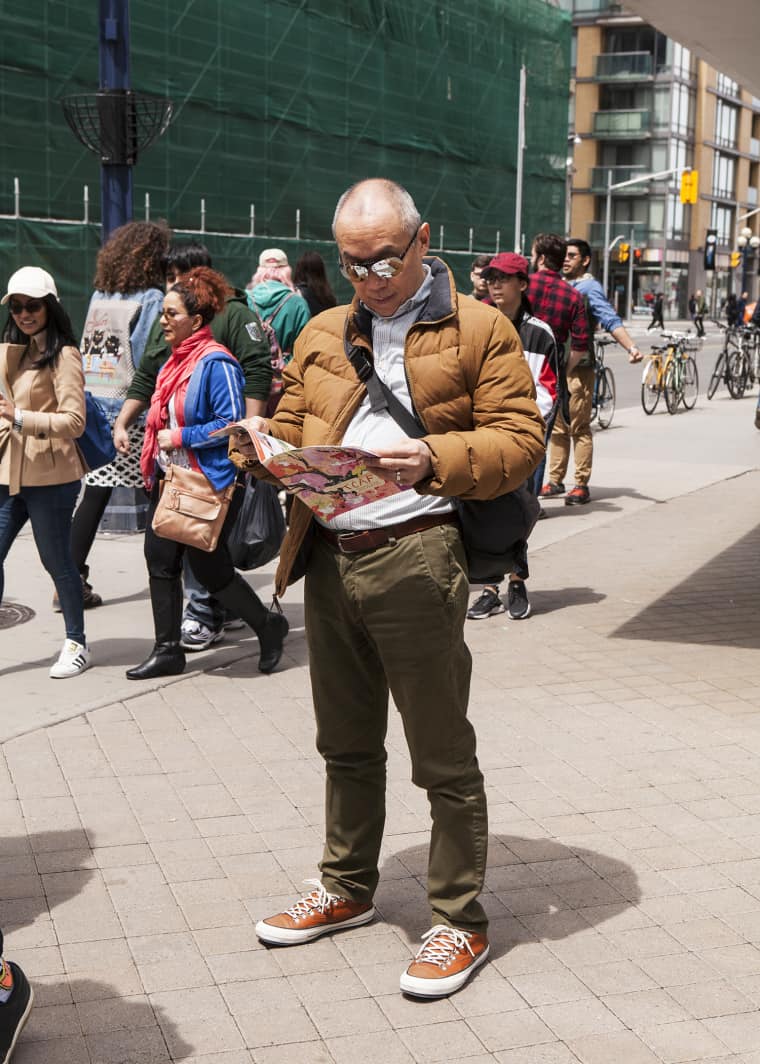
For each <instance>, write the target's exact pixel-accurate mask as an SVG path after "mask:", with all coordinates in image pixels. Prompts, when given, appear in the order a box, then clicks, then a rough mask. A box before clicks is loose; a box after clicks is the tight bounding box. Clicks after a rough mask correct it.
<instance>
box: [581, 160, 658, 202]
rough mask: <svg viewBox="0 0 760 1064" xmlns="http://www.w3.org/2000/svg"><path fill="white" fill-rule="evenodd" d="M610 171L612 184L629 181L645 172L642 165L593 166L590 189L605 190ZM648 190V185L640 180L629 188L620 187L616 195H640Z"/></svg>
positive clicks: (594, 190) (595, 190)
mask: <svg viewBox="0 0 760 1064" xmlns="http://www.w3.org/2000/svg"><path fill="white" fill-rule="evenodd" d="M610 171H612V182H611V183H612V184H613V185H617V184H618V182H619V181H630V180H631V179H632V178H634V177H641V176H642V175H643V174H645V173H646V172H647V171H646V167H644V166H594V167H593V168H592V170H591V191H592V192H606V191H607V185H608V183H609V174H610ZM648 192H649V186H648V185H647V184H646V183H645V182H643V181H642V183H641V184H640V185H632V186H631V188H630V189H621V190H620V192H619V193H618V195H624V196H641V195H646V194H647V193H648Z"/></svg>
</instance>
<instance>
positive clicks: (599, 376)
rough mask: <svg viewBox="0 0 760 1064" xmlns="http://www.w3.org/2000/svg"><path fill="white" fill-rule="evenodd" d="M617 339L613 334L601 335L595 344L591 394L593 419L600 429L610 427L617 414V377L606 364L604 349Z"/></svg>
mask: <svg viewBox="0 0 760 1064" xmlns="http://www.w3.org/2000/svg"><path fill="white" fill-rule="evenodd" d="M615 343H617V340H615V339H614V337H612V336H600V337H599V339H598V340H597V341H596V343H595V345H594V359H595V372H594V391H593V394H592V396H591V421H592V422H593V421H594V419H595V418H596V420H597V423H598V425H599V428H600V429H608V428H609V427H610V425H611V424H612V419H613V417H614V416H615V377H614V374H613V372H612V370H611V369H610V368H609V366H605V364H604V349H605V347H607V346H608V345H609V344H615Z"/></svg>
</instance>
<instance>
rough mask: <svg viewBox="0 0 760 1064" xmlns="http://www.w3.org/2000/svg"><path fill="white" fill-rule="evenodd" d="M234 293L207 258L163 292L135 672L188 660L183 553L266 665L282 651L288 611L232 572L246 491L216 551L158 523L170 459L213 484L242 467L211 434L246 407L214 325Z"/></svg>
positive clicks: (171, 670) (172, 670)
mask: <svg viewBox="0 0 760 1064" xmlns="http://www.w3.org/2000/svg"><path fill="white" fill-rule="evenodd" d="M229 294H230V286H229V285H228V284H227V281H226V280H225V278H224V277H222V275H221V274H219V273H216V272H215V271H214V270H212V269H209V267H208V266H197V267H196V268H195V269H193V270H190V272H189V273H188V274H187V275H186V276H185V277H184V278H183V279H182V280H181V281H178V282H177V284H175V285H173V286H172V287H171V288H170V289H169V291H168V292H167V293H166V297H165V299H164V307H163V313H162V315H161V327H162V329H163V331H164V336H165V337H166V341H167V343H168V344H169V346H170V347H171V355H170V356H169V359H168V360H167V362H165V363H164V366H163V368H162V369H161V372H160V373H159V375H158V378H157V380H156V390H155V392H154V393H153V398H152V399H151V402H150V410H149V412H148V419H147V422H146V425H145V441H144V443H143V448H142V455H141V468H142V473H143V479H144V482H145V485H146V488H147V489H148V490H149V491H150V503H149V506H148V527H147V529H146V531H145V560H146V562H147V565H148V574H149V583H150V601H151V605H152V607H153V623H154V627H155V644H154V646H153V649H152V651H151V653H150V654H149V656H148V657H147V658H146V660H145V661H143V662H142V664H140V665H136V666H135V667H134V668H132V669H128V670H127V677H128V678H129V679H130V680H145V679H150V678H151V677H154V676H173V675H176V674H177V673H181V672H182V671H183V669H184V668H185V652H184V650H183V649H182V647H181V645H180V636H181V625H182V561H183V557H184V555H185V554H187V560H188V562H189V563H190V568H191V569H192V571H193V574H194V576H195V577H196V579H197V580H198V581H199V583H200V584H201V585H202V586H203V587H206V588H208V590H209V591H210V592H211V593H212V595H215V596H216V598H218V599H219V601H220V602H221V603H222V605H223V606H225V607H226V608H227V609H228V610H230V611H232V612H234V613H235V615H236V616H238V617H242V618H243V620H244V621H245V622H246V624H248V625H249V626H250V627H251V628H252V629H253V631H254V632H255V633H256V635H257V636H258V637H259V649H260V655H259V672H264V673H268V672H272V670H273V669H274V668H275V667H276V665H277V663H278V662H279V660H280V656H281V655H282V647H283V641H284V639H285V636H286V634H287V631H288V622H287V620H286V619H285V617H284V616H283V615H282V612H273V611H270V610H267V608H266V606H265V605H264V604H263V603H262V601H261V599H260V598H259V597H258V595H257V594H256V592H255V591H254V590H253V588H252V587H251V586H250V584H248V583H247V581H246V580H244V579H243V577H242V576H240V574H239V573H236V572H235V568H234V566H233V564H232V559H231V558H230V553H229V550H228V549H227V536H228V534H229V530H230V528H231V527H232V525H233V524H234V522H235V518H236V516H237V513H238V511H239V510H240V504H241V501H242V492H240V491H235V492H234V493H233V498H232V502H231V503H230V508H229V510H228V512H227V518H226V520H225V523H224V525H223V527H222V531H221V534H220V536H219V542H218V544H217V546H216V548H215V549H214V550H213V551H204V550H200V549H198V548H196V547H189V546H188V547H186V546H183V545H182V544H181V543H176V542H175V541H174V540H171V539H165V538H162V537H160V536H157V535H156V533H155V532H154V531H153V528H152V521H153V514H154V513H155V510H156V506H157V504H158V499H159V495H160V490H159V489H160V483H161V480H162V479H163V478H164V476H165V474H166V470H167V469H168V468H169V466H170V464H174V465H179V466H184V467H185V468H190V469H193V470H196V471H197V472H200V473H202V474H203V475H204V476H205V477H206V479H207V480H208V481H209V483H210V485H211V487H212V488H213V489H214V490H216V491H221V490H223V489H224V488H226V487H228V486H229V485H230V484H234V482H235V480H236V476H237V471H236V469H235V466H234V465H233V464H232V462H231V461H230V459H229V458H228V456H227V439H226V438H225V437H214V436H212V435H211V433H212V432H214V430H215V429H220V428H223V427H224V426H225V425H227V424H229V423H230V422H232V421H239V420H240V419H241V418H242V417H244V415H245V397H244V387H245V378H244V376H243V371H242V369H241V368H240V364H239V362H238V361H237V359H236V358H235V357H234V356H233V355H232V353H231V352H230V351H228V350H227V348H226V347H224V346H223V345H222V344H220V343H219V341H218V340H215V339H214V337H213V335H212V333H211V329H210V328H209V322H210V321H211V320H212V319H213V318H214V317H215V315H217V314H218V313H219V312H220V310H221V309H222V308H223V307H224V303H225V300H226V299H227V298H228V296H229Z"/></svg>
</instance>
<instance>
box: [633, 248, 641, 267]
mask: <svg viewBox="0 0 760 1064" xmlns="http://www.w3.org/2000/svg"><path fill="white" fill-rule="evenodd" d="M633 261H634V262H635V263H636V265H637V266H638V265H639V263H640V262H641V248H634V249H633Z"/></svg>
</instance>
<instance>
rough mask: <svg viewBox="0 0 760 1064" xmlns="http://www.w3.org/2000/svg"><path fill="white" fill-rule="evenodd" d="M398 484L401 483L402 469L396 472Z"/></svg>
mask: <svg viewBox="0 0 760 1064" xmlns="http://www.w3.org/2000/svg"><path fill="white" fill-rule="evenodd" d="M396 483H397V484H400V483H401V470H400V469H397V470H396Z"/></svg>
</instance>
